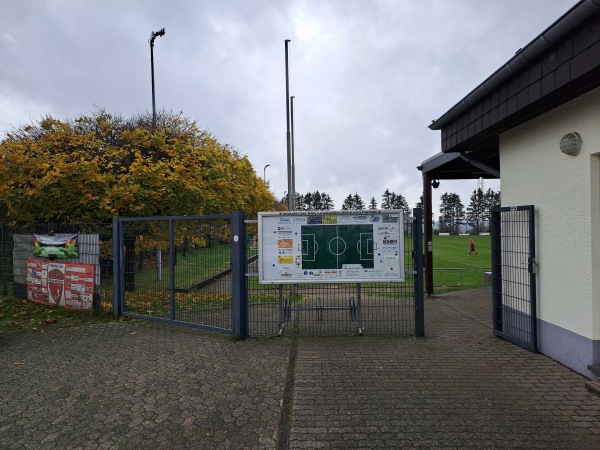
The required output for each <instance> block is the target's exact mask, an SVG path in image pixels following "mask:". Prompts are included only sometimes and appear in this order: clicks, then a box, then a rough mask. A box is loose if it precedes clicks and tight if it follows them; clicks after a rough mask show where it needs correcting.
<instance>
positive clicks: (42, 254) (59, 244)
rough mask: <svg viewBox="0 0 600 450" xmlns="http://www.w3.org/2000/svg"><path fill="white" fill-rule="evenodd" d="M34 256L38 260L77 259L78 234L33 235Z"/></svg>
mask: <svg viewBox="0 0 600 450" xmlns="http://www.w3.org/2000/svg"><path fill="white" fill-rule="evenodd" d="M33 254H34V255H35V256H37V257H38V258H49V259H54V258H62V259H69V258H77V257H78V256H79V247H78V245H77V234H56V235H53V236H47V235H43V234H34V235H33Z"/></svg>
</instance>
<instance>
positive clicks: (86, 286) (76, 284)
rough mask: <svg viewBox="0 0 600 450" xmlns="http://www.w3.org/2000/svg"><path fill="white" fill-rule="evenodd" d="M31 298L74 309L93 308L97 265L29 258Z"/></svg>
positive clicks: (28, 273)
mask: <svg viewBox="0 0 600 450" xmlns="http://www.w3.org/2000/svg"><path fill="white" fill-rule="evenodd" d="M27 298H28V299H29V300H31V301H33V302H38V303H45V304H48V305H56V306H62V307H64V308H71V309H92V307H93V302H94V265H93V264H79V263H70V262H54V261H48V260H40V259H34V258H28V259H27Z"/></svg>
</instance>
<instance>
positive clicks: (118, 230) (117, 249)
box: [113, 211, 248, 339]
mask: <svg viewBox="0 0 600 450" xmlns="http://www.w3.org/2000/svg"><path fill="white" fill-rule="evenodd" d="M211 219H226V220H229V221H230V224H231V229H230V230H231V233H230V234H231V238H230V244H231V261H230V263H231V294H232V304H231V328H222V327H217V326H211V325H205V324H200V323H194V322H187V321H182V320H178V319H177V318H176V317H175V270H174V262H175V260H176V258H175V243H174V241H175V231H174V223H175V221H186V220H196V221H197V220H211ZM244 219H245V213H244V212H242V211H236V212H234V213H232V214H225V215H207V216H168V217H114V218H113V271H114V273H113V296H114V299H113V316H114V317H115V318H119V317H121V316H125V317H133V318H140V319H146V320H153V321H157V322H163V323H171V324H177V325H184V326H189V327H194V328H202V329H206V330H211V331H218V332H223V333H231V334H233V335H235V336H236V337H238V338H241V339H243V338H245V337H246V336H247V335H248V318H247V299H248V294H247V280H246V270H245V269H246V231H245V223H244ZM143 221H163V222H164V221H167V222H168V224H169V252H170V255H169V256H170V257H169V269H170V270H169V274H170V275H169V276H170V283H169V289H170V292H169V297H170V305H169V317H168V318H165V317H155V316H150V315H144V314H138V313H132V312H129V311H127V310H126V309H125V250H124V249H125V229H124V224H125V223H127V222H143Z"/></svg>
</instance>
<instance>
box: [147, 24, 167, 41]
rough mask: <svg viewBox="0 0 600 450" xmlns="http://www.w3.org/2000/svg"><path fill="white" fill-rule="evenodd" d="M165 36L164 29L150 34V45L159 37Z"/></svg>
mask: <svg viewBox="0 0 600 450" xmlns="http://www.w3.org/2000/svg"><path fill="white" fill-rule="evenodd" d="M164 35H165V29H164V28H161V29H160V30H158V31H153V32H152V33H150V43H151V44H154V39H155V38H157V37H159V36H164Z"/></svg>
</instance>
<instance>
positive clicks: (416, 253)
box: [112, 208, 425, 339]
mask: <svg viewBox="0 0 600 450" xmlns="http://www.w3.org/2000/svg"><path fill="white" fill-rule="evenodd" d="M413 214H414V221H413V224H412V226H413V229H412V231H413V239H414V247H413V252H412V260H413V265H412V267H410V268H409V267H407V268H406V269H407V270H406V274H407V275H408V274H411V275H413V276H414V335H415V336H424V335H425V319H424V276H423V272H424V255H423V212H422V209H420V208H416V209H414V210H413ZM245 217H246V215H245V213H244V212H242V211H236V212H234V213H232V214H226V215H207V216H167V217H129V218H127V217H115V218H113V227H112V228H113V316H114V317H115V319H118V318H119V317H122V316H125V317H132V318H139V319H144V320H152V321H157V322H163V323H170V324H176V325H183V326H189V327H194V328H201V329H206V330H210V331H218V332H223V333H230V334H233V335H235V336H236V337H237V338H239V339H244V338H246V337H248V335H249V317H248V279H247V276H249V275H252V274H247V273H246V272H247V269H248V264H249V261H248V253H247V250H248V249H247V247H246V245H247V239H246V235H247V226H246V223H249V222H252V221H246V220H245ZM210 219H227V220H229V221H230V225H231V229H230V231H231V233H230V234H231V237H230V245H231V261H230V264H231V294H232V303H231V322H230V324H231V326H230V328H223V327H217V326H213V325H207V324H201V323H196V322H187V321H184V320H181V319H180V318H178V317H177V315H176V314H175V280H174V278H175V275H174V273H175V270H174V261H175V260H176V258H175V230H174V224H175V222H176V221H185V220H196V221H198V220H210ZM143 221H163V222H168V228H169V232H168V235H169V237H168V239H169V247H168V248H169V271H168V272H169V277H170V283H169V290H170V292H169V312H168V317H158V316H152V315H146V314H142V313H137V312H132V311H127V309H126V302H125V290H126V277H125V271H126V270H125V262H126V261H125V259H126V258H125V224H126V223H128V222H143ZM410 269H412V270H410ZM165 312H166V310H165ZM351 312H352V311H351ZM357 312H358V309H357ZM165 315H166V314H165ZM357 318H358V319H360V316H359V314H357ZM359 323H360V321H359Z"/></svg>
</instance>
